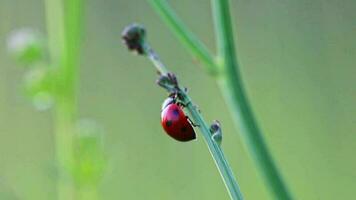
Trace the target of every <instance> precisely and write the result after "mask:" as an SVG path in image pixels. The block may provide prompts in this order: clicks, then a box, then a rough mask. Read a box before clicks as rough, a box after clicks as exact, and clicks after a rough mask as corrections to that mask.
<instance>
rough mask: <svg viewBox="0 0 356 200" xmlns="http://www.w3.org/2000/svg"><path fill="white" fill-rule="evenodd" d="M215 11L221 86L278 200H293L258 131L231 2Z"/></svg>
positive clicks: (216, 1)
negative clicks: (242, 72)
mask: <svg viewBox="0 0 356 200" xmlns="http://www.w3.org/2000/svg"><path fill="white" fill-rule="evenodd" d="M212 8H213V16H214V20H215V32H216V36H217V47H218V57H221V60H222V63H220V64H221V65H222V68H223V75H222V76H221V78H220V79H219V81H218V82H219V85H220V87H221V89H222V91H223V94H224V96H225V99H226V101H227V103H228V106H229V107H230V110H231V111H232V115H233V118H234V119H235V120H234V121H235V124H236V126H237V127H240V128H241V129H240V130H241V136H242V138H243V139H244V141H245V144H246V146H247V148H248V149H249V151H250V152H251V154H252V157H253V158H254V160H255V162H256V163H257V166H258V168H259V171H260V172H261V173H262V175H263V178H264V180H265V183H266V185H267V186H268V187H269V188H270V190H271V192H272V193H273V194H274V197H275V199H283V200H287V199H292V197H291V195H290V193H289V191H288V189H287V186H286V185H285V183H284V182H283V179H282V176H281V175H280V174H279V172H278V169H277V166H276V165H275V163H274V161H273V158H272V156H271V154H270V153H269V151H268V148H267V145H266V143H265V141H264V139H263V136H262V133H261V131H260V129H259V128H258V125H257V122H256V119H255V117H254V116H253V113H252V110H251V107H250V105H249V101H248V99H247V96H246V93H245V91H244V87H243V84H242V81H241V78H240V74H239V71H238V70H237V69H238V67H239V66H238V62H237V58H236V52H235V44H234V36H233V30H232V23H231V15H230V7H229V2H228V0H212Z"/></svg>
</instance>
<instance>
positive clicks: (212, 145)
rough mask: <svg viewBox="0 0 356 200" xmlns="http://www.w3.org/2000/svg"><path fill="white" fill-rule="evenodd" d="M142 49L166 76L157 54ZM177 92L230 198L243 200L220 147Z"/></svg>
mask: <svg viewBox="0 0 356 200" xmlns="http://www.w3.org/2000/svg"><path fill="white" fill-rule="evenodd" d="M144 47H145V52H146V55H147V56H148V58H149V59H150V60H151V61H152V62H153V64H154V66H155V67H156V69H157V70H158V72H159V73H160V74H163V75H165V74H167V73H168V70H167V68H166V67H165V66H164V64H163V63H162V62H161V61H160V60H159V58H158V56H157V54H156V53H155V52H154V51H153V49H152V48H150V47H149V45H147V44H144ZM179 90H180V91H179V93H180V94H181V98H182V99H180V100H181V101H182V102H183V103H184V104H185V105H187V107H186V109H187V110H188V112H189V113H190V116H191V118H192V119H193V121H194V122H196V123H198V124H199V129H200V131H201V133H202V134H203V137H204V139H205V142H206V144H207V145H208V148H209V151H210V154H211V155H212V157H213V160H214V161H215V164H216V166H217V168H218V170H219V172H220V175H221V177H222V179H223V181H224V183H225V186H226V188H227V190H228V192H229V195H230V198H231V199H233V200H242V199H243V197H242V193H241V191H240V188H239V185H238V183H237V181H236V179H235V176H234V174H233V172H232V170H231V168H230V165H229V163H228V162H227V160H226V159H225V156H224V153H223V151H222V149H221V147H220V145H219V144H218V143H217V142H216V141H214V139H213V138H212V135H211V132H210V130H209V126H208V124H207V123H206V122H205V120H204V118H203V116H202V115H201V113H200V112H199V110H198V109H197V107H196V106H195V105H194V104H193V102H192V100H191V98H190V97H189V96H188V94H187V93H186V92H185V91H184V89H182V88H179Z"/></svg>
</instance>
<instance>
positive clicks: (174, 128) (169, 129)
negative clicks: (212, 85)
mask: <svg viewBox="0 0 356 200" xmlns="http://www.w3.org/2000/svg"><path fill="white" fill-rule="evenodd" d="M182 107H183V105H182V104H181V103H179V102H177V100H176V97H168V98H167V99H166V100H165V101H164V102H163V104H162V112H161V124H162V127H163V129H164V130H165V131H166V133H167V134H168V135H169V136H171V137H172V138H174V139H176V140H178V141H180V142H188V141H191V140H194V139H196V135H195V131H194V129H193V126H195V125H194V124H193V123H191V122H190V121H189V118H188V117H187V116H186V115H185V114H184V112H183V109H182Z"/></svg>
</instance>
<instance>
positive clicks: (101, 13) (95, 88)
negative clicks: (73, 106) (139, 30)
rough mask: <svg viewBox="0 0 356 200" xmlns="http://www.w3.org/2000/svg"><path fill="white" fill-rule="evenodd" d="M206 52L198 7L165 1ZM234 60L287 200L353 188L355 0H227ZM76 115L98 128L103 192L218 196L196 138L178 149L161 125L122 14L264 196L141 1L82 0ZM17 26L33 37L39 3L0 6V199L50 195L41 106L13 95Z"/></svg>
mask: <svg viewBox="0 0 356 200" xmlns="http://www.w3.org/2000/svg"><path fill="white" fill-rule="evenodd" d="M170 2H171V4H172V6H173V7H174V8H175V10H176V11H177V13H178V14H179V15H180V16H181V17H182V19H183V20H184V21H185V22H186V23H187V25H188V26H189V27H190V28H191V29H192V30H193V31H194V32H195V33H196V34H197V35H199V36H200V37H201V39H202V40H203V41H204V42H205V43H206V44H207V45H208V46H209V47H210V48H211V49H212V50H214V33H213V28H212V27H213V24H212V16H211V13H210V11H211V9H210V4H209V1H207V0H199V1H189V0H181V1H170ZM231 2H232V8H231V10H232V12H233V15H234V16H233V19H234V21H233V22H234V24H235V33H236V35H237V37H238V38H237V41H236V42H237V44H238V57H239V61H240V63H241V71H242V76H243V81H244V83H245V86H246V88H247V92H248V96H249V99H250V100H251V103H252V106H253V110H254V111H255V114H256V116H257V118H258V121H259V123H260V126H261V128H262V129H263V131H264V135H265V138H266V140H267V142H268V145H269V147H270V149H271V151H272V153H273V156H274V158H275V160H276V162H277V163H278V165H279V168H280V170H281V172H282V174H283V175H284V177H285V180H286V181H287V182H288V183H289V185H290V189H291V190H292V192H293V193H294V194H295V196H296V199H303V200H309V199H310V200H317V199H318V200H328V199H330V200H331V199H354V198H355V188H356V181H355V180H356V170H355V169H356V156H355V151H356V78H355V77H356V65H355V63H356V22H355V19H356V12H355V10H356V1H354V0H341V1H333V0H327V1H325V0H315V1H309V0H300V1H279V0H267V1H247V0H238V1H236V0H232V1H231ZM85 9H86V12H85V13H86V14H85V24H84V35H83V45H82V46H83V49H82V57H81V68H80V83H79V94H78V95H79V112H80V116H81V117H83V118H92V119H95V120H96V121H97V122H98V123H99V124H100V125H101V126H102V127H104V129H105V135H104V138H105V150H106V153H107V157H108V164H107V168H106V172H105V174H104V177H103V179H102V181H101V183H100V188H99V191H100V195H101V197H102V199H107V200H109V199H146V200H150V199H152V200H156V199H170V200H175V199H176V200H178V199H179V200H182V199H184V200H193V199H194V200H196V199H204V200H216V199H228V195H227V193H226V191H225V188H224V185H223V182H222V180H221V179H220V176H219V174H218V171H217V170H216V168H215V165H214V163H213V161H212V159H211V157H210V155H209V153H208V150H207V148H206V145H205V143H204V141H203V139H201V138H199V139H198V140H197V141H196V142H191V143H184V144H183V143H178V142H175V141H173V140H172V139H171V138H169V137H168V136H166V135H165V134H164V132H163V130H162V128H161V126H160V105H161V102H162V101H163V99H164V98H165V96H166V94H165V93H164V91H163V90H162V89H160V88H158V87H157V86H156V85H155V84H154V81H155V78H156V74H155V71H154V69H153V67H152V66H151V64H150V63H149V62H148V61H147V60H146V59H144V58H142V57H136V56H134V55H132V54H131V53H129V52H128V51H127V50H126V48H125V47H124V46H123V45H122V43H121V39H120V32H121V30H122V29H123V27H124V26H125V25H127V24H129V23H132V22H139V23H142V24H144V25H145V26H146V28H147V29H148V38H149V40H150V43H151V44H152V45H153V46H154V47H155V48H156V50H157V51H158V52H159V54H160V56H161V58H162V60H163V61H164V62H165V63H166V64H167V65H168V66H169V68H170V69H171V70H172V71H174V72H176V74H177V75H178V76H179V78H180V80H181V82H182V83H183V84H184V85H185V86H188V87H189V89H190V95H191V96H192V98H193V99H194V100H195V102H196V103H197V104H198V105H199V107H200V109H201V110H202V113H203V115H204V117H206V119H208V120H209V121H212V120H213V119H219V120H220V121H221V122H222V125H223V131H224V138H223V149H224V151H225V152H226V155H227V157H228V159H229V161H230V163H231V166H232V168H233V170H234V172H235V175H236V176H237V179H238V181H239V183H240V185H241V189H242V191H243V193H244V196H245V198H246V199H248V200H252V199H269V196H268V192H267V190H266V189H265V187H264V185H263V183H262V182H261V180H260V178H259V175H258V173H257V171H256V168H255V167H254V164H253V163H252V161H251V159H250V157H249V154H248V152H246V150H245V149H244V147H243V143H242V141H241V140H240V138H239V136H238V134H237V131H236V130H235V129H234V127H233V124H232V121H231V119H230V115H229V112H228V110H227V107H226V105H225V104H224V101H223V99H222V98H221V96H220V92H219V90H218V88H217V85H216V84H215V82H214V80H213V79H211V78H210V77H209V76H208V75H206V74H205V73H204V71H203V69H202V68H201V66H199V63H198V62H196V61H194V60H193V59H192V58H191V56H190V55H189V54H188V53H187V52H186V51H185V49H184V48H183V47H182V45H181V44H180V43H179V42H178V41H177V40H176V38H175V37H174V36H173V35H172V34H171V32H170V31H169V30H168V29H167V27H166V26H165V25H164V24H163V22H162V21H161V19H160V18H159V17H158V16H157V15H156V13H154V11H153V10H152V9H151V7H150V6H149V5H148V3H147V2H146V1H141V0H132V1H124V0H106V1H98V0H87V1H86V8H85ZM23 27H30V28H33V29H36V30H39V31H41V32H42V33H44V34H45V33H46V28H45V10H44V2H43V1H40V0H1V1H0V44H1V45H0V199H4V200H12V199H21V200H22V199H24V200H27V199H28V200H31V199H36V200H40V199H55V160H54V140H53V121H52V113H51V112H38V111H36V110H35V109H34V108H33V106H32V105H31V103H30V102H29V101H28V99H26V98H25V96H24V94H23V93H22V87H23V82H22V79H23V76H24V74H25V71H26V70H25V69H24V68H23V67H21V65H20V64H18V63H16V62H15V61H14V60H13V59H11V57H10V56H9V54H8V53H7V51H6V37H7V35H8V34H9V33H10V32H11V31H13V30H16V29H19V28H23Z"/></svg>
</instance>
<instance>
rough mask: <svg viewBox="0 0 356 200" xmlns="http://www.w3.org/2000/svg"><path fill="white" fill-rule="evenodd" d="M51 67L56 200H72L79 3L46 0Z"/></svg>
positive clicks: (73, 195)
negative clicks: (54, 100)
mask: <svg viewBox="0 0 356 200" xmlns="http://www.w3.org/2000/svg"><path fill="white" fill-rule="evenodd" d="M45 3H46V15H47V31H48V40H49V47H50V48H49V50H50V60H51V65H52V66H53V67H54V71H55V72H56V79H55V84H54V91H55V99H56V105H55V143H56V144H55V145H56V159H57V163H58V182H57V193H58V199H59V200H71V199H74V198H75V187H74V184H73V177H72V174H71V169H72V167H73V163H74V157H73V139H74V138H73V137H74V126H75V122H76V82H77V69H78V65H79V63H78V59H79V56H78V55H79V46H80V42H79V41H80V40H79V37H80V26H79V25H80V22H81V9H82V1H81V0H66V1H64V0H46V1H45Z"/></svg>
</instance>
